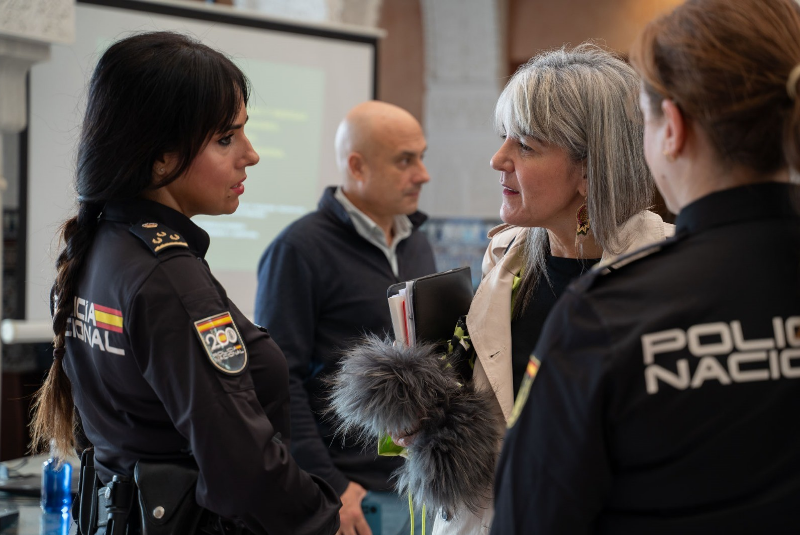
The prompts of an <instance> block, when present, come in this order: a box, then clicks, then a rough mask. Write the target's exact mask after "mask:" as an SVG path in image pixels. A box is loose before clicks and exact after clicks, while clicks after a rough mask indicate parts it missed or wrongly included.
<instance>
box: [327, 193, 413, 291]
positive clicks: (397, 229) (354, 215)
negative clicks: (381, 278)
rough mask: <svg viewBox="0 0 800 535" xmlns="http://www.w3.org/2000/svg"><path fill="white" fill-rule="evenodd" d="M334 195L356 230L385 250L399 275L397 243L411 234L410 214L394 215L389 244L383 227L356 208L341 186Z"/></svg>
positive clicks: (393, 268)
mask: <svg viewBox="0 0 800 535" xmlns="http://www.w3.org/2000/svg"><path fill="white" fill-rule="evenodd" d="M333 196H334V198H335V199H336V200H337V201H339V204H341V205H342V206H343V207H344V209H345V211H346V212H347V215H349V216H350V220H351V221H352V222H353V226H354V227H355V228H356V232H358V234H359V235H360V236H361V237H362V238H364V239H365V240H367V241H368V242H370V243H371V244H372V245H374V246H375V247H377V248H378V249H380V250H381V251H383V254H384V255H386V260H388V261H389V265H391V266H392V272H393V273H394V276H395V277H397V276H399V274H398V268H397V244H398V243H400V242H401V241H403V240H405V239H406V238H408V237H409V236H411V231H412V230H413V228H414V225H412V224H411V220H409V219H408V216H405V215H396V216H394V222H393V224H392V233H393V235H394V239H393V240H392V244H391V245H389V244H387V243H386V234H385V233H384V232H383V229H382V228H381V227H380V226H378V224H377V223H375V222H374V221H373V220H372V219H370V217H369V216H368V215H367V214H365V213H364V212H362V211H361V210H359V209H358V208H356V207H355V205H354V204H353V203H352V202H350V199H348V198H347V196H345V194H344V192H343V191H342V187H341V186H339V187H338V188H336V192H335V193H334V194H333Z"/></svg>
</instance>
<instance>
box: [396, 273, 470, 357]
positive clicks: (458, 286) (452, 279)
mask: <svg viewBox="0 0 800 535" xmlns="http://www.w3.org/2000/svg"><path fill="white" fill-rule="evenodd" d="M387 295H388V298H389V311H390V312H391V316H392V328H393V330H394V338H395V340H397V341H398V342H401V343H403V344H406V345H409V346H413V345H415V344H416V343H417V340H422V341H425V342H433V343H438V342H441V341H444V340H449V339H450V337H451V336H452V334H453V330H454V329H455V326H456V322H457V321H458V318H460V317H461V316H464V315H466V314H467V311H468V310H469V305H470V303H471V301H472V277H471V276H470V269H469V268H468V267H464V268H458V269H451V270H449V271H443V272H442V273H435V274H433V275H428V276H426V277H420V278H419V279H414V280H410V281H408V282H401V283H398V284H394V285H392V286H390V287H389V289H388V291H387Z"/></svg>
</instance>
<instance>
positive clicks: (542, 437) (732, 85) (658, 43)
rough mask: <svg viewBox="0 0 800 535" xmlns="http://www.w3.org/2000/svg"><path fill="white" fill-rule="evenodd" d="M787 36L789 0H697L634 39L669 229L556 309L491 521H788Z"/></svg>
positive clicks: (795, 118)
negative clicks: (667, 235) (671, 219)
mask: <svg viewBox="0 0 800 535" xmlns="http://www.w3.org/2000/svg"><path fill="white" fill-rule="evenodd" d="M798 35H800V6H799V5H798V4H797V3H796V2H795V1H794V0H737V1H736V2H730V1H728V0H692V1H689V2H687V3H686V4H684V5H682V6H679V7H678V8H676V9H675V10H674V11H673V12H672V13H671V14H669V15H666V16H665V17H663V18H660V19H657V20H656V21H654V22H652V23H650V24H649V26H647V28H646V29H645V30H644V32H643V33H642V34H641V35H640V37H639V39H638V40H637V42H636V43H635V45H634V47H633V50H632V54H631V59H632V63H633V65H634V66H635V67H636V69H637V70H638V71H639V73H640V75H641V76H642V78H643V82H642V90H641V96H640V107H641V110H642V112H643V114H644V121H645V134H644V140H645V155H646V159H647V162H648V164H649V166H650V169H651V171H652V173H653V176H654V178H655V181H656V184H657V186H658V188H659V190H660V191H661V193H662V194H663V196H664V198H665V200H666V202H667V206H668V207H669V209H670V210H671V211H673V212H675V213H677V214H678V218H677V221H676V235H675V237H674V238H672V239H670V240H667V241H665V242H661V243H658V244H655V245H653V246H652V247H650V248H649V249H647V248H646V249H644V250H642V251H640V252H639V253H638V254H634V255H633V256H632V257H629V258H627V259H621V260H618V261H617V262H616V263H614V264H612V265H611V266H610V268H609V269H603V270H600V271H595V272H593V273H592V274H590V275H588V276H586V277H585V278H583V279H580V280H579V281H578V282H577V283H576V284H574V285H573V286H572V287H570V288H569V289H568V291H567V292H565V294H564V295H563V296H562V298H561V300H560V302H559V303H558V304H557V305H556V307H555V308H554V309H553V311H552V312H551V314H550V317H549V319H548V321H547V323H546V325H545V327H544V332H543V334H542V337H541V338H540V339H539V343H538V345H537V347H536V350H535V352H534V353H535V357H533V358H532V359H531V364H530V366H529V369H528V379H527V380H526V381H525V383H524V384H523V387H522V388H521V392H520V396H519V399H518V404H517V408H516V410H515V414H514V416H515V417H516V423H513V419H512V427H511V429H510V431H509V433H508V436H507V438H506V441H505V446H504V451H503V453H502V458H501V461H500V465H499V467H498V472H497V481H496V487H495V488H496V513H495V520H494V525H493V528H492V533H494V534H498V535H499V534H503V535H512V534H522V533H547V534H549V535H554V534H562V533H563V534H570V535H577V534H582V533H614V534H618V535H624V534H637V535H638V534H643V533H647V534H648V535H657V534H667V533H669V534H674V533H725V534H740V533H741V534H745V533H770V534H772V533H796V532H797V530H798V526H800V508H798V503H800V455H798V451H800V425H798V424H797V419H796V415H797V414H798V412H800V218H798V214H797V211H796V208H797V201H798V193H799V192H798V189H797V187H796V186H793V185H790V184H789V183H788V182H789V172H790V168H794V169H795V170H797V169H798V168H799V167H800V99H798V89H799V88H798V82H799V81H800V40H798ZM537 358H538V359H539V360H540V361H541V362H540V364H541V365H540V367H539V366H538V365H539V360H536V359H537ZM537 367H539V371H538V374H536V369H537ZM534 376H535V380H533V378H534ZM526 391H527V392H528V393H527V401H526V400H525V398H526Z"/></svg>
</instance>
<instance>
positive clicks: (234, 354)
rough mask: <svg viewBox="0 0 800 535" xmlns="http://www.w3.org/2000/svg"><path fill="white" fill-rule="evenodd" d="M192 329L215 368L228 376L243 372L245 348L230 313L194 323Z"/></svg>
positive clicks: (245, 355) (245, 357) (245, 363)
mask: <svg viewBox="0 0 800 535" xmlns="http://www.w3.org/2000/svg"><path fill="white" fill-rule="evenodd" d="M194 328H195V330H197V334H198V336H200V342H201V343H202V344H203V347H204V348H205V350H206V353H207V354H208V358H209V359H210V360H211V364H213V365H214V367H215V368H217V369H218V370H219V371H221V372H223V373H227V374H229V375H235V374H238V373H241V372H242V371H243V370H244V368H245V366H247V348H246V347H245V346H244V340H242V336H241V335H240V334H239V329H238V328H237V327H236V324H235V323H234V322H233V318H232V317H231V313H230V312H223V313H222V314H217V315H215V316H211V317H208V318H205V319H202V320H200V321H195V322H194Z"/></svg>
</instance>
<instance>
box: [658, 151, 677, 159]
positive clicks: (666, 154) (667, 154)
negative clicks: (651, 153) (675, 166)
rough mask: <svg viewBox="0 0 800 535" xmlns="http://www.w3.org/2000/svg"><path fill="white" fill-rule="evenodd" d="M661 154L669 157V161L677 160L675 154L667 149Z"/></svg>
mask: <svg viewBox="0 0 800 535" xmlns="http://www.w3.org/2000/svg"><path fill="white" fill-rule="evenodd" d="M661 154H663V155H664V156H666V157H667V161H668V162H674V161H675V155H674V154H673V153H671V152H670V151H668V150H665V151H664V152H662V153H661Z"/></svg>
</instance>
